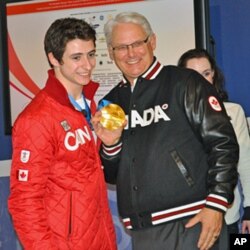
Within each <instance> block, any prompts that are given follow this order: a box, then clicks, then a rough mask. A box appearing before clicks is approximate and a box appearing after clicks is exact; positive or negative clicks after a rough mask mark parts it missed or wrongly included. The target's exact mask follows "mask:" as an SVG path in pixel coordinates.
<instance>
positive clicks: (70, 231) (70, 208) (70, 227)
mask: <svg viewBox="0 0 250 250" xmlns="http://www.w3.org/2000/svg"><path fill="white" fill-rule="evenodd" d="M71 233H72V193H70V196H69V224H68V238H70V236H71Z"/></svg>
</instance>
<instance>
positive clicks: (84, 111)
mask: <svg viewBox="0 0 250 250" xmlns="http://www.w3.org/2000/svg"><path fill="white" fill-rule="evenodd" d="M82 99H83V102H84V104H85V108H84V109H83V108H82V107H81V106H80V105H79V104H78V103H77V101H76V100H75V99H74V98H73V97H72V96H71V95H69V100H70V102H71V103H72V105H73V106H74V107H75V108H76V109H77V110H79V111H80V112H82V114H83V115H84V117H85V118H86V119H87V121H88V124H89V126H90V128H91V129H92V124H91V122H90V120H91V111H90V107H89V105H88V103H87V101H86V98H85V96H84V95H83V94H82Z"/></svg>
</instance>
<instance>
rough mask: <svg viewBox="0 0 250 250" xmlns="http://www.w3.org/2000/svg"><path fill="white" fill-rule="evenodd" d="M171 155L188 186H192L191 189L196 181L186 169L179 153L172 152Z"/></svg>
mask: <svg viewBox="0 0 250 250" xmlns="http://www.w3.org/2000/svg"><path fill="white" fill-rule="evenodd" d="M170 155H171V157H172V158H173V160H174V162H175V164H176V166H177V167H178V169H179V170H180V172H181V174H182V176H183V177H184V179H185V180H186V182H187V184H188V186H190V187H192V186H194V180H193V179H192V177H191V176H190V174H189V172H188V170H187V168H186V167H185V165H184V163H183V161H182V160H181V157H180V156H179V154H178V153H177V151H176V150H173V151H171V152H170Z"/></svg>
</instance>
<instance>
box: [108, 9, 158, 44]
mask: <svg viewBox="0 0 250 250" xmlns="http://www.w3.org/2000/svg"><path fill="white" fill-rule="evenodd" d="M120 23H134V24H138V25H140V26H141V27H142V28H143V30H144V31H145V33H146V35H147V36H150V35H152V34H153V33H154V32H153V30H152V28H151V25H150V23H149V21H148V20H147V19H146V17H145V16H143V15H141V14H139V13H137V12H121V13H119V14H117V15H116V16H115V17H114V18H112V19H110V20H108V21H107V23H106V24H105V25H104V35H105V38H106V42H107V45H108V46H109V45H111V43H112V31H113V28H114V27H115V26H116V25H117V24H120Z"/></svg>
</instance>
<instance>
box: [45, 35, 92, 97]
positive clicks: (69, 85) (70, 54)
mask: <svg viewBox="0 0 250 250" xmlns="http://www.w3.org/2000/svg"><path fill="white" fill-rule="evenodd" d="M95 51H96V50H95V45H94V42H93V41H92V40H89V41H85V40H81V39H74V40H71V41H70V42H68V43H67V45H66V47H65V51H64V54H63V57H62V62H61V63H59V62H58V61H57V60H56V59H55V57H54V56H53V54H52V53H50V54H49V60H50V62H51V64H52V65H53V67H54V71H55V76H56V78H57V79H58V80H59V81H60V82H61V83H62V84H63V86H64V87H65V88H66V90H67V92H68V94H70V95H72V96H73V97H75V98H76V99H77V98H78V96H79V95H81V93H82V87H83V85H86V84H88V83H89V81H90V79H91V74H92V70H93V69H94V67H95V65H96V57H95Z"/></svg>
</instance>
